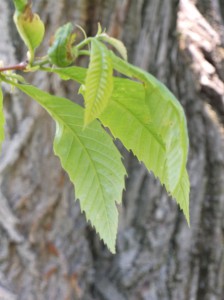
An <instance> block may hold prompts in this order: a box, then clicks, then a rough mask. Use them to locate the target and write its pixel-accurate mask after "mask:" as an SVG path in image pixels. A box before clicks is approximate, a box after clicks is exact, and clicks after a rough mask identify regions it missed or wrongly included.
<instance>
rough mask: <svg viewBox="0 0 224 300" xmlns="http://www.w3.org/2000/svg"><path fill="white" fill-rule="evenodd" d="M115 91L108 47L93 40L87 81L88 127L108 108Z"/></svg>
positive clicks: (86, 120) (86, 107)
mask: <svg viewBox="0 0 224 300" xmlns="http://www.w3.org/2000/svg"><path fill="white" fill-rule="evenodd" d="M112 90H113V68H112V62H111V58H110V54H109V52H108V50H107V49H106V47H105V46H104V45H103V44H101V43H100V42H98V41H97V40H93V41H92V42H91V52H90V63H89V68H88V70H87V75H86V80H85V92H84V93H83V96H84V99H85V118H84V124H85V125H87V124H89V123H90V122H91V121H93V120H94V119H96V118H98V117H99V115H100V114H101V113H102V112H103V110H104V109H105V108H106V107H107V105H108V103H109V99H110V96H111V93H112Z"/></svg>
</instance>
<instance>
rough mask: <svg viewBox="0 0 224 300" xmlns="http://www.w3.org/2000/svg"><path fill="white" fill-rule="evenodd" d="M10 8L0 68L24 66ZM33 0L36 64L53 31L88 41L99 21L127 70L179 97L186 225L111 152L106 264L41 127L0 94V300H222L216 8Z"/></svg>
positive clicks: (219, 7) (50, 87) (61, 86)
mask: <svg viewBox="0 0 224 300" xmlns="http://www.w3.org/2000/svg"><path fill="white" fill-rule="evenodd" d="M12 2H13V1H7V0H1V2H0V29H1V32H2V34H1V42H0V59H1V60H3V61H4V63H5V64H6V65H7V64H13V63H15V62H18V61H21V60H23V59H24V58H25V56H26V54H25V53H26V50H25V48H24V47H23V45H22V42H21V41H20V39H19V37H18V35H17V33H16V31H15V28H14V26H13V25H12V14H13V5H12ZM33 2H34V4H33V6H34V9H35V11H37V12H38V13H39V14H40V15H41V17H42V19H43V20H44V22H45V24H46V28H47V30H46V38H45V41H44V44H43V47H42V48H41V49H40V51H39V54H40V55H41V54H44V53H46V49H47V46H48V41H49V40H50V37H51V36H52V34H53V33H54V31H55V29H56V28H57V27H58V26H60V25H62V24H64V23H66V22H68V21H72V22H73V23H76V24H79V25H81V26H82V27H83V28H84V29H85V30H86V32H87V34H88V35H93V34H95V33H96V30H97V22H100V23H101V24H102V27H103V28H104V27H106V28H107V32H109V34H110V35H112V36H114V37H116V38H119V39H122V40H123V41H124V43H125V45H126V46H127V49H128V54H129V61H130V62H132V63H133V64H135V65H138V66H140V67H142V68H143V69H146V70H148V71H149V72H150V73H153V74H154V75H155V76H156V77H158V78H159V79H160V80H161V81H163V82H164V83H165V84H166V85H167V86H168V87H169V88H170V89H171V90H172V92H173V93H174V94H175V95H176V96H177V98H178V99H180V101H181V103H182V105H183V106H184V109H185V112H186V116H187V120H188V128H189V137H190V152H189V160H188V162H189V163H188V170H189V174H190V181H191V202H190V208H191V209H190V211H191V227H190V228H188V226H187V224H186V221H185V219H184V217H183V214H182V212H180V210H179V208H178V207H177V205H176V203H175V202H174V201H173V200H172V199H170V198H169V197H168V196H167V194H166V191H165V190H164V188H162V187H161V185H160V183H159V182H158V181H157V180H156V179H155V178H154V177H153V175H152V174H149V173H148V172H147V171H146V169H145V167H144V166H143V165H142V164H139V163H138V162H137V160H136V158H135V157H133V155H132V154H130V153H128V152H127V151H126V150H125V149H123V148H122V146H121V145H120V144H119V145H118V146H119V148H120V149H121V151H122V154H123V156H124V158H125V164H126V167H127V171H128V174H129V176H128V178H127V180H126V192H125V193H124V197H123V205H122V206H121V207H119V211H120V223H119V234H118V240H117V254H116V255H111V254H110V253H109V252H108V250H107V249H106V248H105V247H104V245H103V244H102V242H101V241H100V240H99V237H98V236H97V235H96V233H95V232H94V231H93V230H92V229H91V227H90V226H88V225H87V223H86V220H85V217H84V216H83V215H82V214H81V213H80V208H79V203H78V202H75V201H74V192H73V186H72V185H71V183H70V182H69V179H68V176H67V175H66V174H65V172H64V171H63V170H62V169H61V167H60V163H59V160H58V158H56V157H55V156H54V154H53V151H52V140H53V135H54V130H55V126H54V123H53V121H52V120H51V119H50V117H49V116H48V115H47V113H45V112H44V111H43V109H42V108H41V107H39V106H38V105H37V104H36V103H34V102H33V101H30V99H26V98H25V97H24V95H21V94H20V93H19V92H17V91H15V92H12V91H11V90H9V88H8V87H6V86H4V94H5V97H4V105H5V115H6V128H5V130H6V142H5V143H4V145H3V151H2V156H1V160H0V172H1V173H0V183H1V191H0V197H1V205H0V235H1V240H0V299H4V300H12V299H21V300H33V299H38V300H42V299H46V300H57V299H58V300H59V299H60V300H61V299H66V300H70V299H75V300H76V299H77V300H78V299H82V300H93V299H95V300H138V299H139V300H171V299H172V300H189V299H190V300H193V299H199V300H200V299H203V300H222V299H224V253H223V245H224V222H223V217H224V141H223V137H224V130H223V124H224V49H223V46H224V1H223V0H206V1H205V0H198V1H196V0H194V1H189V0H180V1H177V0H166V1H163V0H138V1H131V0H123V1H121V0H116V1H112V0H107V1H104V0H92V1H90V0H89V1H88V0H83V1H69V0H58V1H55V0H49V1H44V0H39V1H33ZM79 63H80V64H86V61H79ZM27 80H28V81H29V82H31V83H32V84H35V85H36V86H38V87H40V88H42V89H45V90H47V91H50V92H51V93H55V94H57V95H63V96H66V97H69V98H70V99H75V100H77V101H78V98H77V97H76V96H75V93H74V90H75V91H76V89H77V88H76V87H74V84H72V83H68V82H65V83H61V82H60V80H59V79H58V78H57V77H56V76H53V75H50V76H46V75H44V74H43V73H41V72H36V73H34V74H31V75H29V76H27ZM136 100H137V99H136Z"/></svg>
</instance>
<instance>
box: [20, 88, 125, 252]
mask: <svg viewBox="0 0 224 300" xmlns="http://www.w3.org/2000/svg"><path fill="white" fill-rule="evenodd" d="M17 87H18V88H19V89H20V90H22V91H23V92H25V93H26V94H27V95H29V96H31V97H32V98H34V99H35V100H36V101H37V102H38V103H40V104H41V105H42V106H43V107H44V108H45V109H46V110H47V111H48V112H49V113H50V114H51V116H52V117H53V119H54V120H55V121H56V124H57V131H56V136H55V141H54V150H55V153H56V155H58V156H59V158H60V160H61V163H62V166H63V168H64V169H65V170H66V171H67V173H68V174H69V177H70V179H71V181H72V182H73V183H75V186H76V196H77V197H78V198H79V199H80V205H81V209H82V210H84V211H85V213H86V217H87V219H88V220H90V221H91V223H92V225H93V226H95V229H96V231H97V232H98V233H99V235H100V237H101V238H102V239H103V240H104V242H105V244H107V246H108V248H109V249H110V250H111V252H113V253H114V252H115V241H116V232H117V226H118V213H117V208H116V204H115V201H117V202H120V201H121V200H120V199H121V195H122V190H123V187H124V176H125V174H126V172H125V169H124V167H123V165H122V163H121V156H120V153H119V152H118V150H117V149H116V147H115V146H114V144H113V142H112V139H111V137H110V136H109V135H108V134H107V133H106V132H105V131H104V130H103V128H102V127H101V126H100V124H99V123H98V122H97V121H95V122H92V124H90V125H89V126H87V127H86V129H85V130H83V129H82V128H83V126H82V125H83V118H84V113H83V109H82V108H81V107H80V106H78V105H76V104H74V103H72V102H71V101H69V100H67V99H65V98H60V97H56V96H52V95H49V94H47V93H45V92H43V91H40V90H39V89H37V88H34V87H31V86H24V85H18V84H17ZM102 156H103V158H102ZM74 157H76V159H74ZM80 170H84V172H85V173H84V174H83V176H80Z"/></svg>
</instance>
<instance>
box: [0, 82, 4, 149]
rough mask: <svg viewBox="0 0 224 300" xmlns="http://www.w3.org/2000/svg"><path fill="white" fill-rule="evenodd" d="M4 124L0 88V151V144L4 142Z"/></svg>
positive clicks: (0, 91)
mask: <svg viewBox="0 0 224 300" xmlns="http://www.w3.org/2000/svg"><path fill="white" fill-rule="evenodd" d="M4 124H5V118H4V113H3V94H2V89H1V86H0V149H1V146H2V142H3V141H4V138H5V135H4Z"/></svg>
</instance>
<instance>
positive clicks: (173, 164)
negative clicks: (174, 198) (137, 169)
mask: <svg viewBox="0 0 224 300" xmlns="http://www.w3.org/2000/svg"><path fill="white" fill-rule="evenodd" d="M111 58H112V61H113V66H114V68H115V69H116V70H117V71H118V72H121V73H122V74H125V75H126V76H130V77H133V78H136V79H138V80H140V81H141V82H142V83H143V84H144V87H145V91H146V98H145V101H146V105H147V107H148V109H149V111H150V115H151V116H152V123H153V124H154V126H155V127H156V128H157V132H158V133H159V134H160V135H161V136H162V137H163V140H164V141H165V143H166V148H167V172H168V174H167V176H168V178H167V179H168V185H167V188H168V191H171V193H172V192H174V191H175V188H176V187H177V185H178V183H179V182H180V180H181V178H182V176H183V172H184V170H185V167H186V163H187V155H188V144H189V142H188V134H187V125H186V119H185V115H184V111H183V108H182V106H181V105H180V103H179V102H178V100H177V99H176V98H175V96H174V95H173V94H172V93H171V92H170V91H169V90H168V89H167V88H166V87H165V86H164V85H163V84H162V83H161V82H159V81H158V80H157V79H156V78H155V77H153V76H152V75H150V74H149V73H147V72H145V71H143V70H141V69H139V68H137V67H135V66H133V65H131V64H129V63H127V62H125V61H123V60H122V59H120V58H119V57H117V56H115V55H114V54H113V52H111Z"/></svg>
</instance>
